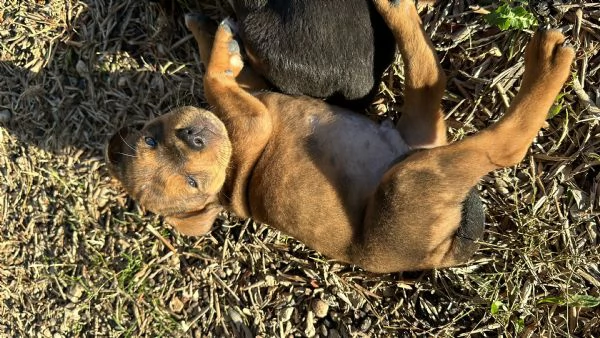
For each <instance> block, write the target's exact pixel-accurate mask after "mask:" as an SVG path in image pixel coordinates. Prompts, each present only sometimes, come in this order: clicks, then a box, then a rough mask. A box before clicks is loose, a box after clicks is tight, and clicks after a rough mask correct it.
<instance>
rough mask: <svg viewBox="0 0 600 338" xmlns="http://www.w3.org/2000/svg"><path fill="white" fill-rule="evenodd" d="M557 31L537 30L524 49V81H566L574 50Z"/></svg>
mask: <svg viewBox="0 0 600 338" xmlns="http://www.w3.org/2000/svg"><path fill="white" fill-rule="evenodd" d="M565 40H566V39H565V36H564V35H563V34H562V33H561V32H560V31H558V30H539V31H537V32H536V33H535V35H534V36H533V38H532V39H531V41H530V42H529V44H528V45H527V48H526V49H525V74H524V79H526V81H527V80H530V81H533V80H535V79H538V80H539V79H544V81H551V82H560V85H562V83H563V82H564V81H565V80H566V78H567V76H568V74H569V70H570V67H571V63H572V62H573V58H574V57H575V50H574V49H573V47H572V46H570V45H569V44H567V43H566V42H565Z"/></svg>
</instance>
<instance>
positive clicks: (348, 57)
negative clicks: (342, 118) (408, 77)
mask: <svg viewBox="0 0 600 338" xmlns="http://www.w3.org/2000/svg"><path fill="white" fill-rule="evenodd" d="M230 3H231V5H232V7H233V8H234V11H235V13H236V16H237V21H238V25H239V34H240V37H241V40H242V42H243V44H244V47H245V49H246V53H247V55H248V59H249V60H248V61H249V63H250V64H251V65H252V67H253V68H254V70H255V71H257V72H258V73H259V74H261V75H263V76H264V77H265V78H266V79H267V80H268V81H269V82H270V83H271V84H272V85H273V86H274V87H276V88H278V89H279V90H281V91H282V92H284V93H287V94H292V95H308V96H312V97H318V98H326V99H327V100H328V101H329V102H331V103H334V104H337V105H342V106H345V107H348V108H352V109H354V110H356V109H362V108H365V107H366V106H367V105H368V104H369V103H371V101H372V100H373V96H374V95H375V94H376V90H377V87H378V85H379V83H380V81H381V80H380V79H381V76H382V75H383V72H384V71H385V69H386V68H387V67H388V66H389V65H390V64H391V63H392V62H393V59H394V52H395V46H396V45H395V40H394V36H393V35H392V33H391V31H390V30H389V28H388V27H387V25H386V24H385V22H384V21H383V19H382V18H381V16H380V15H379V13H378V12H377V11H376V9H375V8H374V6H373V4H372V2H371V1H369V0H287V1H276V0H230Z"/></svg>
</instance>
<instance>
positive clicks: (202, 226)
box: [165, 204, 222, 236]
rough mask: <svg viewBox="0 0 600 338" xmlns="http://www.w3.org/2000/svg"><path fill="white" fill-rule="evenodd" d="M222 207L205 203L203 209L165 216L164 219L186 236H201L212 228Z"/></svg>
mask: <svg viewBox="0 0 600 338" xmlns="http://www.w3.org/2000/svg"><path fill="white" fill-rule="evenodd" d="M221 210H222V207H221V206H220V205H216V204H214V205H213V204H210V205H207V206H206V207H205V208H204V209H202V210H200V211H198V212H194V213H188V214H185V215H181V216H173V217H166V218H165V221H166V222H167V223H169V224H171V225H172V226H173V227H175V229H177V231H179V232H181V233H182V234H184V235H187V236H201V235H204V234H205V233H207V232H208V231H209V230H210V228H212V225H213V223H214V222H215V219H216V218H217V215H218V214H219V212H221Z"/></svg>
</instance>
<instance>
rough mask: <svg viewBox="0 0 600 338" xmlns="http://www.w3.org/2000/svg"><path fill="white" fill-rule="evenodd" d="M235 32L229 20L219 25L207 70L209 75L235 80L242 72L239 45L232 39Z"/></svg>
mask: <svg viewBox="0 0 600 338" xmlns="http://www.w3.org/2000/svg"><path fill="white" fill-rule="evenodd" d="M236 32H237V25H235V23H234V22H233V20H231V19H225V20H223V21H222V22H221V24H219V28H217V33H216V34H215V41H214V43H213V51H212V55H211V58H210V63H209V65H208V69H207V73H208V74H209V75H211V76H223V75H224V76H225V77H227V78H235V77H237V76H238V75H239V73H240V72H241V71H242V68H243V67H244V62H243V61H242V56H241V54H240V52H241V51H240V45H239V43H238V42H237V41H236V40H235V39H234V35H235V33H236Z"/></svg>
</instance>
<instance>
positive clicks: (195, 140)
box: [176, 127, 205, 150]
mask: <svg viewBox="0 0 600 338" xmlns="http://www.w3.org/2000/svg"><path fill="white" fill-rule="evenodd" d="M204 130H205V129H204V128H199V127H188V128H183V129H178V130H177V132H176V135H177V137H178V138H179V139H180V140H182V141H183V142H185V143H186V144H187V145H188V146H189V147H190V148H192V149H195V150H200V149H202V148H204V145H205V135H204Z"/></svg>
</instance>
